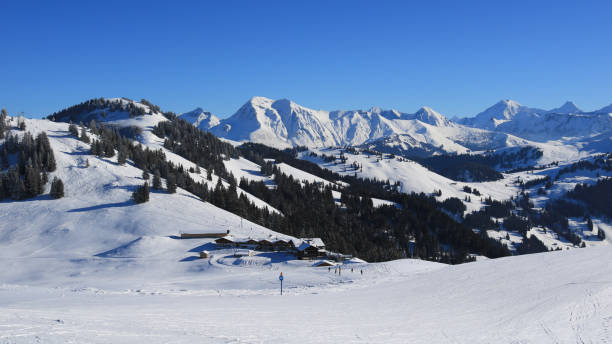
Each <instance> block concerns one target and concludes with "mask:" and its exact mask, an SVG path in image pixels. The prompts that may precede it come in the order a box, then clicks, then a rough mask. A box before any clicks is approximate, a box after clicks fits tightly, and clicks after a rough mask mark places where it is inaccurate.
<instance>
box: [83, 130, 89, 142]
mask: <svg viewBox="0 0 612 344" xmlns="http://www.w3.org/2000/svg"><path fill="white" fill-rule="evenodd" d="M81 141H83V142H85V143H89V135H87V129H85V127H82V128H81Z"/></svg>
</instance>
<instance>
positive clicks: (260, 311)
mask: <svg viewBox="0 0 612 344" xmlns="http://www.w3.org/2000/svg"><path fill="white" fill-rule="evenodd" d="M611 261H612V251H611V250H610V249H609V248H607V247H600V248H588V249H582V250H570V251H561V252H553V253H545V254H535V255H526V256H517V257H509V258H503V259H495V260H485V261H480V262H477V263H469V264H463V265H458V266H444V265H440V264H435V263H429V262H423V261H414V260H400V261H393V262H387V263H379V264H363V265H355V267H356V268H357V269H364V271H365V273H364V275H363V276H362V275H361V274H360V273H358V270H355V272H352V273H351V272H350V268H349V267H348V266H345V268H344V270H343V272H342V276H338V275H337V274H335V273H334V271H333V268H332V270H331V271H328V269H327V268H313V267H307V266H299V265H289V264H287V263H278V264H272V266H271V267H263V266H258V265H231V266H230V267H228V268H226V269H222V270H217V271H214V272H210V271H206V270H204V271H201V272H199V271H198V269H197V268H194V269H193V270H192V271H191V273H189V274H186V276H183V277H179V276H175V277H173V279H169V280H164V281H163V283H161V284H160V282H162V281H160V279H161V278H155V277H152V278H151V280H149V281H144V280H141V279H137V277H139V276H138V275H139V274H138V269H135V270H134V271H135V272H136V275H137V276H135V277H128V276H127V274H128V273H129V269H127V268H126V271H123V272H121V270H119V271H118V272H117V276H116V278H114V279H111V280H108V281H106V282H105V283H103V284H104V285H105V289H100V288H96V287H95V285H92V286H91V287H89V288H69V287H63V286H62V285H61V284H60V285H59V286H52V285H53V280H52V279H49V280H48V281H47V282H48V284H49V285H48V286H36V287H34V286H28V285H27V284H25V282H26V281H25V280H24V281H23V282H24V283H23V284H19V285H15V284H2V285H0V342H2V343H35V342H44V343H65V342H74V343H83V342H87V343H111V342H112V343H194V342H196V343H280V342H282V343H605V342H609V341H610V340H612V336H611V334H610V332H609V330H610V326H611V325H612V278H611V277H610V276H612V265H611V264H610V262H611ZM40 263H42V264H47V263H49V262H47V261H44V260H41V261H40ZM144 264H146V263H145V262H143V265H144ZM184 264H186V265H188V264H191V265H193V266H194V267H196V266H200V265H207V264H206V263H205V262H202V261H197V262H185V263H184ZM211 264H213V265H216V264H218V263H215V262H213V263H211ZM150 265H151V267H150V269H152V270H156V269H157V270H163V269H164V267H163V265H162V264H157V263H156V262H150ZM280 271H283V272H284V276H285V294H284V295H283V296H280V295H278V292H279V290H278V279H277V278H278V274H279V272H280ZM140 277H141V276H140ZM78 279H79V280H80V281H81V282H82V283H83V284H87V282H88V281H90V279H89V277H87V276H81V277H79V278H78ZM136 280H138V281H141V283H135V284H134V282H135V281H136ZM91 281H94V280H93V279H92V280H91ZM186 281H189V283H186ZM92 284H93V283H92Z"/></svg>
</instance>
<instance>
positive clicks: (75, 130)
mask: <svg viewBox="0 0 612 344" xmlns="http://www.w3.org/2000/svg"><path fill="white" fill-rule="evenodd" d="M68 132H70V135H72V136H76V137H79V129H78V128H77V126H76V125H74V124H73V123H70V125H68Z"/></svg>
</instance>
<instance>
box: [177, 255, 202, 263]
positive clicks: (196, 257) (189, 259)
mask: <svg viewBox="0 0 612 344" xmlns="http://www.w3.org/2000/svg"><path fill="white" fill-rule="evenodd" d="M198 259H200V257H199V256H189V257H185V258H183V259H181V260H179V262H191V261H194V260H198Z"/></svg>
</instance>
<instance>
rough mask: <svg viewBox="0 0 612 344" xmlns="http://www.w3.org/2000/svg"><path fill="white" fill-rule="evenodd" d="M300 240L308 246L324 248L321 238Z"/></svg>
mask: <svg viewBox="0 0 612 344" xmlns="http://www.w3.org/2000/svg"><path fill="white" fill-rule="evenodd" d="M302 240H303V241H304V242H306V243H308V244H310V246H314V247H317V248H323V247H325V243H323V240H321V238H303V239H302Z"/></svg>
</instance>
